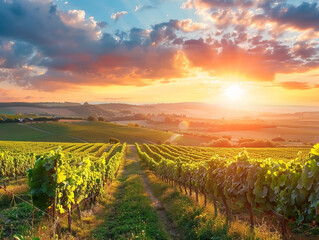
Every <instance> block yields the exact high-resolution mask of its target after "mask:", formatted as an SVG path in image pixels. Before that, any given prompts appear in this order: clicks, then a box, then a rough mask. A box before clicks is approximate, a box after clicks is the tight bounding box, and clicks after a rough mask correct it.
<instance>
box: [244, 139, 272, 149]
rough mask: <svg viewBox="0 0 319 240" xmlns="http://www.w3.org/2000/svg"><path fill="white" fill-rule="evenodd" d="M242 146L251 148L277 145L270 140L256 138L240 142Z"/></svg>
mask: <svg viewBox="0 0 319 240" xmlns="http://www.w3.org/2000/svg"><path fill="white" fill-rule="evenodd" d="M239 146H240V147H250V148H263V147H265V148H266V147H275V146H276V145H275V144H274V143H273V142H271V141H269V140H255V141H249V142H242V143H240V144H239Z"/></svg>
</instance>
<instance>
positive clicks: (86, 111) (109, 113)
mask: <svg viewBox="0 0 319 240" xmlns="http://www.w3.org/2000/svg"><path fill="white" fill-rule="evenodd" d="M278 108H280V109H283V106H279V107H278ZM266 109H267V111H265V112H264V111H263V108H259V109H254V110H252V108H249V109H247V108H242V107H240V106H233V107H231V108H230V107H225V106H220V105H216V104H207V103H196V102H194V103H192V102H188V103H187V102H185V103H158V104H142V105H134V104H124V103H104V104H87V103H86V104H81V103H72V102H65V103H59V102H42V103H24V102H12V103H0V114H1V113H2V114H18V113H20V114H37V115H45V116H48V115H49V116H50V115H55V116H59V117H82V118H87V117H88V116H96V117H99V116H103V117H105V118H110V119H111V118H114V117H115V118H116V117H123V116H130V115H131V116H132V115H134V114H138V113H141V114H148V113H151V114H161V113H166V114H173V113H175V114H185V115H186V116H187V117H196V118H223V117H224V118H241V117H258V116H261V117H263V116H266V117H270V116H275V117H278V116H283V117H287V116H300V115H302V116H304V117H305V116H307V117H309V116H314V114H315V112H313V111H305V112H303V113H302V112H299V113H295V114H292V113H290V112H289V111H290V110H289V109H290V108H289V107H288V108H287V112H285V111H283V110H281V111H280V113H278V112H277V111H276V109H277V108H276V106H274V107H272V109H273V111H272V112H270V111H268V110H270V107H268V108H267V107H266ZM306 109H307V108H306ZM288 110H289V111H288ZM298 110H301V109H298ZM311 110H316V108H312V109H311ZM318 113H319V109H318V112H317V114H318Z"/></svg>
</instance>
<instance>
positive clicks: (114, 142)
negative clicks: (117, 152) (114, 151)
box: [109, 138, 121, 144]
mask: <svg viewBox="0 0 319 240" xmlns="http://www.w3.org/2000/svg"><path fill="white" fill-rule="evenodd" d="M119 142H121V141H120V140H119V139H117V138H110V139H109V143H111V144H116V143H119Z"/></svg>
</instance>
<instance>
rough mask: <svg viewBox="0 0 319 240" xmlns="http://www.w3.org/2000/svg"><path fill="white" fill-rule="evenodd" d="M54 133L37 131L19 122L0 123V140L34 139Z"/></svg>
mask: <svg viewBox="0 0 319 240" xmlns="http://www.w3.org/2000/svg"><path fill="white" fill-rule="evenodd" d="M52 135H53V134H49V133H45V132H41V131H37V130H34V129H31V128H28V127H26V126H24V125H21V124H17V123H3V124H0V140H7V141H32V140H37V139H39V138H47V137H50V136H52Z"/></svg>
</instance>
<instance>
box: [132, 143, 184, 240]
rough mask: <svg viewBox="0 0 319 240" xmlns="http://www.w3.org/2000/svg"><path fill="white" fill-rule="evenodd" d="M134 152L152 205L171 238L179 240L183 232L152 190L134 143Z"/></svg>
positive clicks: (133, 157)
mask: <svg viewBox="0 0 319 240" xmlns="http://www.w3.org/2000/svg"><path fill="white" fill-rule="evenodd" d="M129 147H130V150H131V152H132V153H134V154H132V157H131V159H132V160H134V161H137V162H138V166H139V170H140V171H139V172H140V175H141V177H142V179H143V184H144V187H145V191H146V192H147V194H148V196H149V198H150V200H151V201H152V207H153V208H154V209H155V210H156V212H157V214H158V216H159V218H160V220H161V222H162V223H163V225H164V228H165V230H166V232H167V233H168V234H169V235H170V236H171V239H173V240H178V239H182V237H181V233H180V232H179V231H178V229H177V227H176V226H175V225H174V224H173V223H172V222H171V221H170V220H169V219H168V216H167V213H166V211H165V208H164V207H163V205H162V203H161V202H160V201H159V199H158V198H156V197H155V196H154V194H153V192H152V189H151V186H150V183H149V180H148V178H147V176H146V175H145V172H144V171H143V170H142V167H141V165H140V164H139V160H138V156H137V151H136V147H135V146H134V145H131V146H129Z"/></svg>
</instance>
